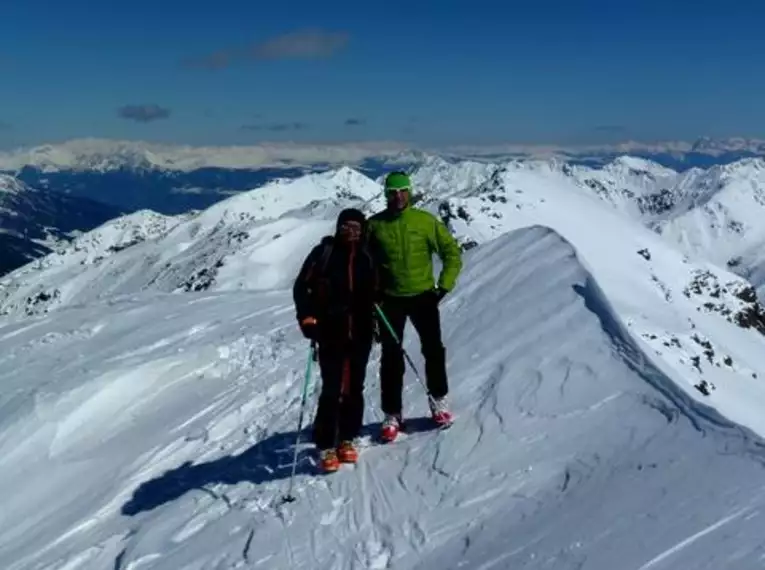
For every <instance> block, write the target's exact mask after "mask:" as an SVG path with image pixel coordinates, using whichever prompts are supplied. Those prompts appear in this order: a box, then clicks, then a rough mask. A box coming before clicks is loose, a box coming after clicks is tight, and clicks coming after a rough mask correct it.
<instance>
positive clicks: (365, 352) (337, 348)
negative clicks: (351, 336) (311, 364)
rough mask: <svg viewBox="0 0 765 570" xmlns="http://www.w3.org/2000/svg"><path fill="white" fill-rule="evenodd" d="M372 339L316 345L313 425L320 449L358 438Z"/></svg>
mask: <svg viewBox="0 0 765 570" xmlns="http://www.w3.org/2000/svg"><path fill="white" fill-rule="evenodd" d="M371 349H372V339H371V338H370V339H368V340H364V341H356V342H352V343H351V342H349V343H344V344H337V343H334V342H331V343H321V341H319V367H320V369H321V394H320V395H319V408H318V410H317V412H316V419H315V420H314V425H313V440H314V443H315V444H316V447H317V448H319V449H329V448H332V447H335V446H337V444H338V443H340V442H341V441H345V440H352V439H354V438H355V437H357V436H358V435H359V432H360V431H361V425H362V421H363V419H364V378H365V376H366V370H367V362H368V361H369V353H370V351H371Z"/></svg>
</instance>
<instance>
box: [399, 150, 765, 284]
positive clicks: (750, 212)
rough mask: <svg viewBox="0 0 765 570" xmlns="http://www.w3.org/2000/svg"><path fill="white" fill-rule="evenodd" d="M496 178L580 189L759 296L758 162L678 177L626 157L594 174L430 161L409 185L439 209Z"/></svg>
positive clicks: (560, 167) (764, 202)
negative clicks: (741, 279) (446, 201)
mask: <svg viewBox="0 0 765 570" xmlns="http://www.w3.org/2000/svg"><path fill="white" fill-rule="evenodd" d="M503 176H504V177H505V178H507V177H509V179H510V180H511V181H512V180H513V177H514V176H520V177H521V179H522V181H523V182H522V186H523V187H526V188H529V187H531V188H533V187H535V185H536V183H537V182H536V181H539V183H540V184H550V183H554V184H558V185H560V186H561V187H570V186H572V185H573V186H577V187H579V188H582V189H585V190H587V191H588V192H589V193H590V194H592V195H593V196H596V197H597V198H599V199H600V200H602V201H603V202H605V203H606V204H608V205H609V206H611V207H612V208H614V209H616V210H617V211H619V212H621V213H622V214H624V215H625V216H627V217H629V218H632V219H634V220H636V221H638V222H640V223H641V224H643V225H645V226H646V227H647V228H649V229H651V230H653V231H654V232H656V233H658V234H660V235H662V236H663V237H664V238H665V239H666V240H667V242H668V243H670V244H672V245H674V246H677V247H679V249H680V250H681V251H683V252H684V253H685V254H686V255H688V256H689V257H691V258H694V259H702V260H707V261H711V262H713V263H715V264H716V265H721V266H725V267H728V268H729V269H731V270H732V271H734V272H735V273H737V274H739V275H741V276H743V277H745V278H747V279H749V280H750V281H751V282H752V283H753V284H754V285H755V287H756V288H757V290H758V292H759V293H760V294H765V253H763V252H764V251H765V225H763V224H762V221H761V220H762V219H765V218H764V216H765V160H763V159H743V160H740V161H737V162H734V163H731V164H727V165H721V166H714V167H711V168H709V169H701V168H692V169H689V170H686V171H684V172H677V171H675V170H672V169H670V168H666V167H664V166H662V165H660V164H658V163H655V162H651V161H649V160H646V159H641V158H636V157H631V156H622V157H619V158H617V159H615V160H614V161H612V162H610V163H608V164H606V165H605V166H603V167H599V168H593V167H589V166H584V165H575V164H571V163H569V162H565V161H561V160H557V159H550V160H513V161H507V162H499V163H475V162H472V161H446V160H443V159H440V158H433V159H430V160H429V161H427V162H426V163H425V164H424V165H423V167H421V168H420V169H418V170H416V171H415V172H414V174H413V180H414V181H415V186H416V187H417V188H418V190H417V191H418V192H419V193H421V194H422V196H423V198H424V199H425V200H426V201H430V202H439V201H441V200H443V199H444V198H445V197H448V196H453V195H459V194H460V193H464V191H465V190H466V189H471V188H472V189H475V190H479V189H483V190H486V189H491V188H492V187H493V186H495V185H496V184H497V182H496V179H498V178H502V177H503ZM468 193H469V192H468ZM489 194H490V192H489ZM572 215H573V214H572ZM495 225H496V224H495ZM500 227H501V225H500Z"/></svg>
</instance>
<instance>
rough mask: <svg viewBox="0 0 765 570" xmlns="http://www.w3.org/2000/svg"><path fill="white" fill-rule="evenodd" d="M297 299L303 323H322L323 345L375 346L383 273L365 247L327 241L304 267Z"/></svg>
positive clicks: (295, 293)
mask: <svg viewBox="0 0 765 570" xmlns="http://www.w3.org/2000/svg"><path fill="white" fill-rule="evenodd" d="M292 293H293V299H294V301H295V310H296V313H297V319H298V322H300V321H302V320H303V319H304V318H305V317H314V318H316V320H317V321H318V329H319V342H320V343H325V344H326V343H328V342H332V343H338V344H339V343H344V342H345V341H360V342H368V341H371V338H372V333H373V329H374V318H375V313H374V303H376V302H378V301H379V300H380V295H381V286H380V270H379V268H378V266H377V264H376V262H375V261H374V260H373V258H372V255H370V252H369V249H368V248H367V246H366V245H365V244H364V243H363V242H360V243H358V244H355V245H350V244H345V243H343V242H340V241H338V240H336V239H335V238H334V237H332V236H327V237H325V238H324V239H323V240H322V241H321V243H320V244H319V245H317V246H316V247H314V248H313V250H312V251H311V253H309V254H308V257H307V258H306V259H305V261H304V262H303V266H302V267H301V269H300V273H299V274H298V276H297V279H296V280H295V284H294V286H293V289H292Z"/></svg>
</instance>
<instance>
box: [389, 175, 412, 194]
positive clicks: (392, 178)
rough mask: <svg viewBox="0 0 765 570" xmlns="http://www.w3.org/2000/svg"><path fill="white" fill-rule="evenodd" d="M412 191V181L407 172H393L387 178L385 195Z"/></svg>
mask: <svg viewBox="0 0 765 570" xmlns="http://www.w3.org/2000/svg"><path fill="white" fill-rule="evenodd" d="M402 190H409V191H411V190H412V181H411V179H410V178H409V175H408V174H407V173H405V172H400V171H398V172H391V173H390V174H388V175H387V176H386V177H385V193H386V194H388V193H389V192H400V191H402Z"/></svg>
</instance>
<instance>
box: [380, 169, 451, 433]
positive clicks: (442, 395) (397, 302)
mask: <svg viewBox="0 0 765 570" xmlns="http://www.w3.org/2000/svg"><path fill="white" fill-rule="evenodd" d="M411 190H412V184H411V180H410V178H409V176H407V175H406V174H405V173H403V172H392V173H390V174H389V175H388V176H387V177H386V178H385V197H386V199H387V203H388V206H387V209H385V210H384V211H382V212H380V213H379V214H376V215H374V216H372V217H371V218H370V219H369V223H368V229H369V237H370V241H371V246H372V251H373V252H374V253H375V254H376V256H377V257H378V263H379V264H380V266H381V268H382V274H383V301H382V302H381V303H380V307H381V309H382V312H383V314H384V315H385V317H386V319H387V320H388V322H389V323H390V325H391V328H392V329H393V330H394V331H395V333H396V336H397V337H398V339H399V340H403V336H404V327H405V325H406V320H407V318H409V319H411V321H412V325H413V326H414V328H415V330H416V331H417V334H418V336H419V338H420V345H421V350H422V355H423V357H424V359H425V375H426V378H427V387H428V391H429V392H430V395H431V396H432V398H431V402H430V408H431V413H432V415H433V419H434V420H435V422H436V423H437V424H438V425H441V426H445V425H449V424H450V423H451V421H452V416H451V414H450V412H449V409H448V406H447V401H446V396H447V393H448V392H449V385H448V380H447V375H446V350H445V348H444V345H443V342H442V340H441V318H440V313H439V310H438V304H439V302H440V301H441V299H442V298H443V297H444V295H446V294H447V293H448V292H449V291H451V290H452V289H453V288H454V286H455V284H456V282H457V277H458V275H459V273H460V270H461V269H462V258H461V250H460V247H459V244H458V243H457V241H456V240H455V239H454V237H452V235H451V234H450V233H449V230H448V229H447V228H446V226H445V225H444V223H443V222H442V221H441V220H440V219H438V218H437V217H436V216H434V215H433V214H431V213H430V212H427V211H425V210H420V209H417V208H413V207H412V206H411V205H410V200H411ZM433 254H436V255H438V256H439V258H440V259H441V261H442V264H443V268H442V270H441V274H440V275H439V277H438V281H437V282H436V281H435V280H434V278H433ZM380 338H381V343H382V359H381V362H380V385H381V392H382V394H381V399H382V409H383V412H384V413H385V420H384V422H383V427H382V434H381V436H382V439H383V440H384V441H392V440H393V439H395V438H396V436H397V435H398V432H399V429H400V428H401V408H402V402H401V393H402V391H403V381H404V358H403V353H402V352H401V348H400V347H399V346H398V343H397V342H396V340H395V339H394V338H393V337H392V336H391V334H390V332H389V331H387V330H386V328H385V327H384V326H382V327H381V331H380Z"/></svg>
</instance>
